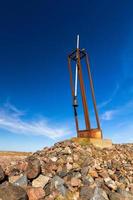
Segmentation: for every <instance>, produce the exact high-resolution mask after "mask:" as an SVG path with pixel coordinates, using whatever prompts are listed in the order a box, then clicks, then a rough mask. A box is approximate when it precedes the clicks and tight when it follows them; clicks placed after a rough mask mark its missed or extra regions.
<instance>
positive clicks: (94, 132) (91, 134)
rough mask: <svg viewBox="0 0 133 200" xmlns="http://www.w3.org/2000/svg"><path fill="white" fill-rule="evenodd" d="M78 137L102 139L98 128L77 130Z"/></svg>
mask: <svg viewBox="0 0 133 200" xmlns="http://www.w3.org/2000/svg"><path fill="white" fill-rule="evenodd" d="M78 137H80V138H97V139H102V130H101V129H98V128H95V129H90V130H79V131H78Z"/></svg>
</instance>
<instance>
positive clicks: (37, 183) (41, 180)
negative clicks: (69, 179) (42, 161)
mask: <svg viewBox="0 0 133 200" xmlns="http://www.w3.org/2000/svg"><path fill="white" fill-rule="evenodd" d="M49 179H50V178H49V177H47V176H44V175H41V174H40V175H39V176H38V177H37V178H36V179H34V180H33V181H32V186H33V187H42V188H44V187H45V185H46V184H47V183H48V181H49Z"/></svg>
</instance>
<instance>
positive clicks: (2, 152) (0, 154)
mask: <svg viewBox="0 0 133 200" xmlns="http://www.w3.org/2000/svg"><path fill="white" fill-rule="evenodd" d="M31 154H32V153H31V152H17V151H0V156H30V155H31Z"/></svg>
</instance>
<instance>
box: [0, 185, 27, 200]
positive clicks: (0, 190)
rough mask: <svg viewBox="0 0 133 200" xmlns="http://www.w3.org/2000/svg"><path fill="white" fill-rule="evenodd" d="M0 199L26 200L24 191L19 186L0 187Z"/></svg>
mask: <svg viewBox="0 0 133 200" xmlns="http://www.w3.org/2000/svg"><path fill="white" fill-rule="evenodd" d="M0 199H2V200H28V196H27V193H26V191H25V190H24V189H23V188H21V187H20V186H14V185H6V186H5V185H4V186H3V185H2V186H0Z"/></svg>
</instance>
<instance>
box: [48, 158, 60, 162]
mask: <svg viewBox="0 0 133 200" xmlns="http://www.w3.org/2000/svg"><path fill="white" fill-rule="evenodd" d="M50 160H52V161H53V162H56V161H57V160H58V158H57V157H51V158H50Z"/></svg>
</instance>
